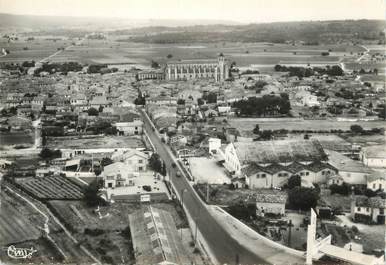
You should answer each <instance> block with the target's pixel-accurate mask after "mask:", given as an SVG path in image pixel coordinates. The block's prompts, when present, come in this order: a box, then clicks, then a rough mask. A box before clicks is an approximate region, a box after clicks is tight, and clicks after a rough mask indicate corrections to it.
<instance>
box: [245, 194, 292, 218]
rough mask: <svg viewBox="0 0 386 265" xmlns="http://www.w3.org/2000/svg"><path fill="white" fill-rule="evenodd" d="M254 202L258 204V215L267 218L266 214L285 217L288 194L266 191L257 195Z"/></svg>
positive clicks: (254, 196)
mask: <svg viewBox="0 0 386 265" xmlns="http://www.w3.org/2000/svg"><path fill="white" fill-rule="evenodd" d="M252 200H254V201H255V202H256V215H258V216H265V215H266V214H274V215H280V216H283V215H285V204H286V202H287V194H286V193H285V192H273V191H265V190H264V192H263V190H262V193H255V194H254V195H253V198H252Z"/></svg>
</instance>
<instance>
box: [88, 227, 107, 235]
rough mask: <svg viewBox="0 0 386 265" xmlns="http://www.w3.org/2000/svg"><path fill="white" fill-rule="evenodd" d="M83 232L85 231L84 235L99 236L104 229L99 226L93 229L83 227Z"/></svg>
mask: <svg viewBox="0 0 386 265" xmlns="http://www.w3.org/2000/svg"><path fill="white" fill-rule="evenodd" d="M84 233H85V234H86V235H90V236H99V235H102V234H104V233H105V230H103V229H99V228H95V229H91V228H85V229H84Z"/></svg>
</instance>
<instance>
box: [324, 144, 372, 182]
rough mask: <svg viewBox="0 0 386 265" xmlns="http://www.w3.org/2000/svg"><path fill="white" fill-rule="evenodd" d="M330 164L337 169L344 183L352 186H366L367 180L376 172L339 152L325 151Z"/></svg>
mask: <svg viewBox="0 0 386 265" xmlns="http://www.w3.org/2000/svg"><path fill="white" fill-rule="evenodd" d="M325 151H326V153H327V155H328V161H329V163H330V164H331V165H332V166H333V167H335V168H336V169H337V170H338V172H339V175H340V176H341V177H342V178H343V181H344V182H345V183H347V184H351V185H366V183H367V178H368V176H370V175H371V174H373V173H374V171H373V170H372V169H371V168H369V167H367V166H365V165H363V164H362V163H361V162H359V161H356V160H353V159H351V158H349V157H347V156H344V155H342V154H341V153H339V152H335V151H332V150H328V149H325Z"/></svg>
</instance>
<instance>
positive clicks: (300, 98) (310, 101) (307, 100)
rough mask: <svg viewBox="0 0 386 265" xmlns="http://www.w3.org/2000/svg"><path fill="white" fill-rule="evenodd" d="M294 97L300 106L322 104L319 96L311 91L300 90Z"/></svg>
mask: <svg viewBox="0 0 386 265" xmlns="http://www.w3.org/2000/svg"><path fill="white" fill-rule="evenodd" d="M294 97H295V99H296V100H297V102H298V104H299V105H300V106H308V107H314V106H320V102H319V101H318V97H317V96H315V95H312V94H311V93H310V92H309V91H300V92H298V93H296V94H295V96H294Z"/></svg>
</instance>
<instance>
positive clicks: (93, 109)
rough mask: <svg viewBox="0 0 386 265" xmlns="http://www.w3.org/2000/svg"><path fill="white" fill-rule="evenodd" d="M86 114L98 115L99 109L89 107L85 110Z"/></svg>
mask: <svg viewBox="0 0 386 265" xmlns="http://www.w3.org/2000/svg"><path fill="white" fill-rule="evenodd" d="M87 114H88V115H89V116H98V115H99V111H98V110H97V109H96V108H89V109H88V110H87Z"/></svg>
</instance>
